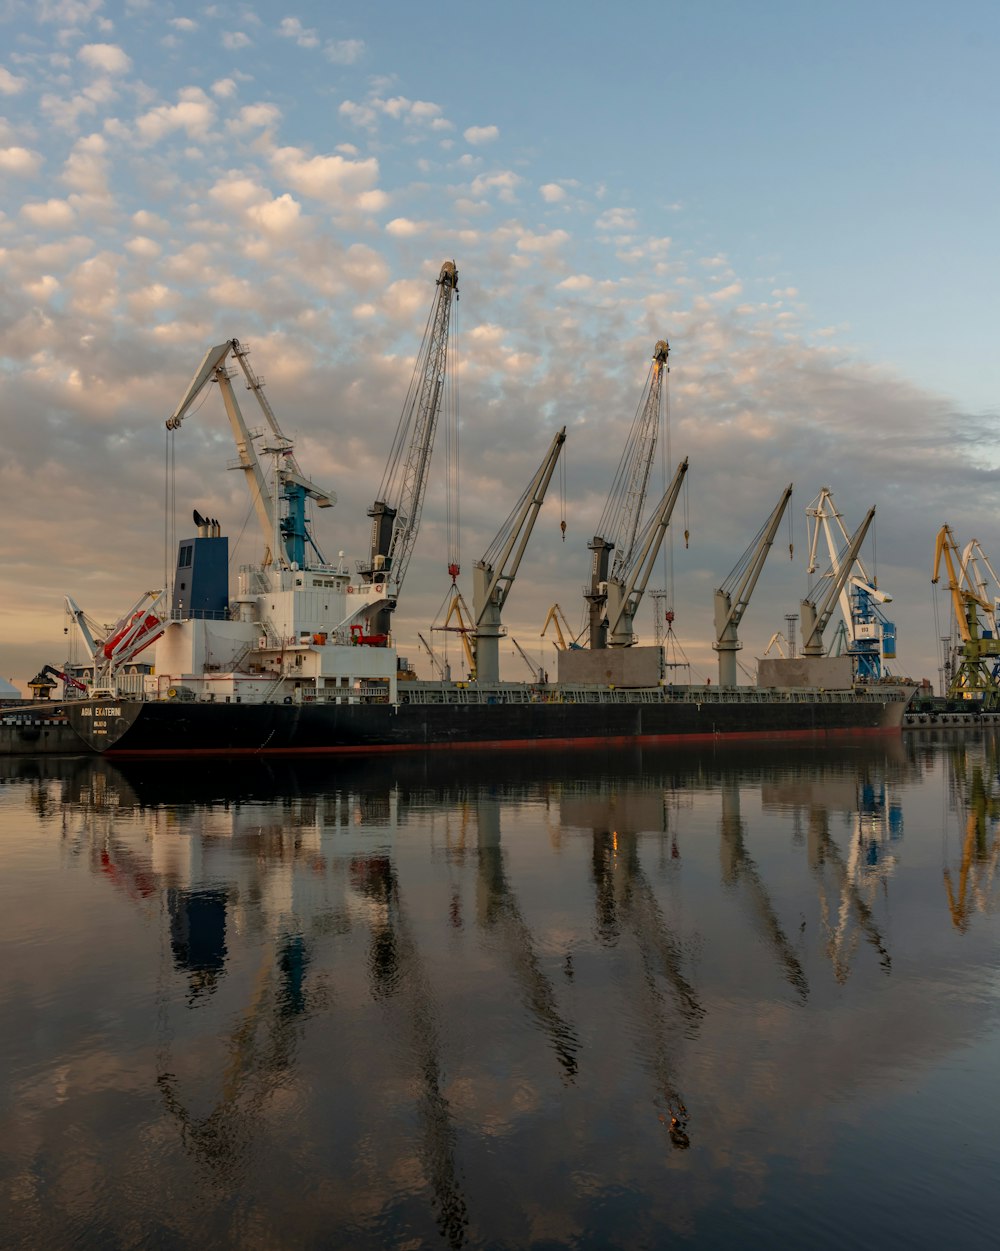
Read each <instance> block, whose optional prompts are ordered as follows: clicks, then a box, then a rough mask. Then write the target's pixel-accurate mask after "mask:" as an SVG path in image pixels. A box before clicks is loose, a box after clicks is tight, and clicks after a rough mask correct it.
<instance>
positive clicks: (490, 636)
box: [472, 426, 566, 685]
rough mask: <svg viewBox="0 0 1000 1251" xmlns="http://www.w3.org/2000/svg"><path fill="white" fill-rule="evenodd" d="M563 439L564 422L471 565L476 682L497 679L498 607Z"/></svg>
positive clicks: (521, 553)
mask: <svg viewBox="0 0 1000 1251" xmlns="http://www.w3.org/2000/svg"><path fill="white" fill-rule="evenodd" d="M565 442H566V427H565V426H563V428H562V429H561V430H560V431H559V432H558V433H557V434H556V435H555V437H554V438H553V440H552V442H551V444H550V445H549V450H548V451H547V452H546V454H545V456H544V458H543V460H542V463H541V464H540V465H539V466H538V468H537V469H536V470H535V474H534V476H533V477H532V479H531V481H530V482H529V483H528V485H527V486H526V487H525V489H524V491H523V492H522V494H521V498H520V499H519V500H518V502H517V503H516V504H515V505H514V508H513V511H512V512H511V514H510V516H509V517H508V518H507V520H506V521H505V522H504V524H503V525H502V526H501V528H500V532H499V533H498V534H497V536H496V538H495V539H494V540H493V542H492V543H491V544H490V546H489V548H488V549H487V551H486V553H485V554H484V556H483V558H482V560H478V561H476V566H475V568H474V569H473V571H472V614H473V619H474V623H475V633H474V636H473V649H474V655H475V672H476V679H477V681H479V682H483V683H486V684H488V685H493V684H495V683H497V682H499V681H500V639H501V637H502V635H503V633H504V629H503V625H502V623H501V613H502V611H503V606H504V604H505V603H506V601H507V596H508V595H509V594H510V589H511V587H512V586H513V584H514V579H515V578H516V577H517V571H518V568H519V567H520V564H521V558H522V557H523V556H524V550H525V548H526V547H527V546H528V540H529V539H530V538H531V531H532V530H533V529H534V525H535V519H536V518H537V516H538V512H539V509H540V508H541V507H542V504H543V503H544V501H545V492H546V490H547V489H548V485H549V483H550V482H551V480H552V475H553V473H554V472H555V468H556V463H557V461H558V460H559V453H560V452H561V451H562V446H563V444H564V443H565Z"/></svg>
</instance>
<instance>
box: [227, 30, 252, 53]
mask: <svg viewBox="0 0 1000 1251" xmlns="http://www.w3.org/2000/svg"><path fill="white" fill-rule="evenodd" d="M252 44H253V40H252V39H251V38H250V36H249V35H248V34H246V32H245V31H242V30H226V31H223V33H222V46H223V47H224V48H225V49H226V50H227V51H229V52H238V51H239V50H240V49H241V48H249V47H250V46H251V45H252Z"/></svg>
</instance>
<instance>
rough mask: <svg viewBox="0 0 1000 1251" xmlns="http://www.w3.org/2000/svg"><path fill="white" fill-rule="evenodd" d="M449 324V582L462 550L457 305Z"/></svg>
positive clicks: (455, 573)
mask: <svg viewBox="0 0 1000 1251" xmlns="http://www.w3.org/2000/svg"><path fill="white" fill-rule="evenodd" d="M450 316H451V321H450V323H449V329H450V332H451V343H450V344H449V351H450V354H451V355H452V357H453V358H454V363H453V365H452V366H451V368H450V369H448V371H447V373H446V375H445V394H444V405H443V406H444V409H445V413H444V449H445V477H446V480H447V486H446V492H445V494H446V497H447V498H446V503H445V529H446V532H447V542H448V572H449V573H450V574H451V580H452V582H454V581H455V579H456V578H457V577H458V574H459V572H460V570H461V561H462V550H461V542H462V540H461V499H460V491H459V487H460V478H459V459H458V431H459V423H458V414H459V404H458V375H459V368H458V366H459V326H458V302H457V301H456V302H455V307H454V308H453V309H452V310H451V314H450Z"/></svg>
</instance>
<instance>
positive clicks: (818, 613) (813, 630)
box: [799, 507, 875, 656]
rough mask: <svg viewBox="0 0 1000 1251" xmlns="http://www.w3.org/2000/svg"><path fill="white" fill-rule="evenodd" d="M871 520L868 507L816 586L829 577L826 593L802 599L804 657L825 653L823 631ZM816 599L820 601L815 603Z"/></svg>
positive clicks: (870, 511) (800, 614)
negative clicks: (841, 550) (844, 546)
mask: <svg viewBox="0 0 1000 1251" xmlns="http://www.w3.org/2000/svg"><path fill="white" fill-rule="evenodd" d="M874 517H875V509H874V507H873V508H869V510H868V512H867V513H866V514H865V519H864V521H862V523H861V525H860V526H858V528H857V530H855V532H854V534H853V535H852V537H851V538H850V539H849V540H848V544H847V547H846V549H845V550H844V552H843V553H842V554H838V555H837V558H836V560H835V561H834V562H833V568H832V569H831V570H830V571H829V572H828V573H827V574H824V576H823V578H821V579H820V581H819V583H817V587H822V585H823V583H824V581H825V580H826V579H827V578H829V584H828V585H827V587H826V591H825V594H823V595H822V596H819V595H817V594H816V591H815V589H814V590H813V592H812V594H813V595H814V596H815V598H808V597H807V598H806V599H804V600H802V603H801V607H800V613H799V616H800V618H801V620H802V655H803V656H822V655H823V654H824V652H823V631H824V630H825V629H826V627H827V625H828V623H829V621H830V618H831V617H832V616H833V611H834V609H835V608H836V607H837V601H838V599H839V597H840V593H841V591H842V590H843V589H844V586H845V585H846V583H847V579H848V578H849V577H850V576H851V570H852V569H853V568H854V562H855V561H856V560H857V558H858V552H859V551H860V550H861V544H862V543H863V542H864V541H865V536H866V535H867V533H868V528H869V526H870V525H871V523H872V520H873V519H874ZM817 600H818V601H819V602H818V603H817Z"/></svg>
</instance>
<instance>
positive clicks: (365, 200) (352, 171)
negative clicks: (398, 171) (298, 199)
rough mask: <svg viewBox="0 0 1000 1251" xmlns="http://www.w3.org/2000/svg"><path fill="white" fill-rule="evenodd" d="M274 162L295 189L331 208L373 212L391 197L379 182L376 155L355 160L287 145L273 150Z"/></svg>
mask: <svg viewBox="0 0 1000 1251" xmlns="http://www.w3.org/2000/svg"><path fill="white" fill-rule="evenodd" d="M272 165H273V167H274V169H275V172H276V173H277V174H278V175H279V176H280V177H281V178H282V179H283V180H284V181H285V182H286V183H287V184H288V185H289V186H290V187H292V188H293V189H294V190H295V191H298V192H300V193H301V194H302V195H306V196H309V197H310V198H312V199H314V200H321V201H322V202H323V203H324V204H327V205H329V206H330V207H332V208H339V209H347V208H363V209H364V210H365V211H368V212H374V211H377V210H378V209H380V208H381V207H383V206H384V204H385V203H386V202H387V199H388V197H387V196H386V195H385V194H384V192H382V191H380V190H378V188H377V186H376V184H377V182H378V178H379V165H378V161H377V160H376V159H375V158H374V157H368V158H366V159H364V160H357V161H353V160H350V159H348V158H347V157H344V156H340V155H339V154H336V153H334V154H333V155H329V156H307V155H306V154H305V153H304V152H303V151H302V150H301V149H300V148H291V147H288V148H279V149H278V151H276V152H275V153H274V154H273V156H272Z"/></svg>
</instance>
